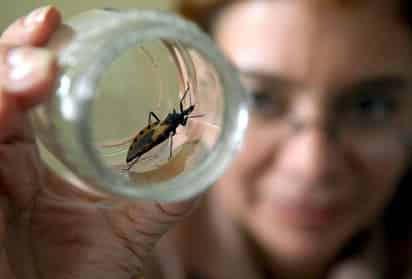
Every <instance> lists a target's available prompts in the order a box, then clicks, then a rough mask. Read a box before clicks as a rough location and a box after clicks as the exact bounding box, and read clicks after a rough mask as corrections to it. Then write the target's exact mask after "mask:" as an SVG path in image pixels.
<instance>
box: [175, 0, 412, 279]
mask: <svg viewBox="0 0 412 279" xmlns="http://www.w3.org/2000/svg"><path fill="white" fill-rule="evenodd" d="M239 1H247V0H178V1H177V2H176V10H177V12H178V13H180V14H181V15H183V16H184V17H186V18H187V19H189V20H191V21H193V22H196V23H197V24H198V25H199V26H200V27H201V28H202V29H203V30H204V31H206V32H209V33H210V31H211V27H212V25H211V24H212V22H213V19H214V18H215V16H216V15H217V14H218V13H219V12H220V11H222V9H223V8H224V7H225V6H227V5H229V4H231V3H234V2H239ZM330 1H339V2H342V4H343V3H344V2H343V1H345V2H346V3H347V0H330ZM398 7H399V18H400V20H402V21H403V22H405V24H406V25H407V26H408V27H409V29H410V31H411V36H412V1H410V0H399V6H398ZM411 109H412V108H411ZM411 147H412V146H411ZM411 153H412V148H411ZM411 159H412V158H411ZM411 212H412V161H411V163H410V168H409V170H408V171H407V172H406V175H405V176H404V177H403V178H402V179H401V181H400V183H399V187H398V189H397V192H396V193H395V196H394V198H393V199H392V201H391V202H390V203H389V204H388V206H387V208H386V209H385V210H384V215H383V221H384V227H385V236H386V238H387V240H388V241H387V243H390V247H388V248H389V249H388V250H387V252H388V255H387V256H388V260H389V271H388V272H389V273H390V275H388V276H385V277H384V278H401V276H402V275H403V273H404V272H406V270H407V269H408V264H410V262H412V261H410V259H412V254H411V253H412V251H411V250H412V241H411V240H412V218H410V217H409V216H408V215H409V214H410V213H411ZM408 260H409V261H410V262H408Z"/></svg>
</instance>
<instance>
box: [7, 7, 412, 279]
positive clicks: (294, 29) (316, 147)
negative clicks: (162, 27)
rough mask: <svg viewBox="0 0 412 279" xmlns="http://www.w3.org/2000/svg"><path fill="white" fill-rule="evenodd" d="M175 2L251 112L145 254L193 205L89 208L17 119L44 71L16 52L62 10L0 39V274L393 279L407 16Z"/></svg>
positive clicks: (47, 29)
mask: <svg viewBox="0 0 412 279" xmlns="http://www.w3.org/2000/svg"><path fill="white" fill-rule="evenodd" d="M405 3H406V1H405ZM223 4H224V5H223ZM181 7H182V11H183V12H184V13H185V14H186V15H187V16H190V15H191V16H195V17H192V19H193V20H198V21H199V23H200V24H201V25H202V26H203V27H204V28H206V30H208V31H209V32H210V34H211V35H212V36H213V37H214V38H215V40H216V42H217V44H218V45H219V46H220V47H221V49H222V50H223V52H224V53H225V54H226V55H227V57H228V58H229V59H230V61H231V62H232V63H233V64H234V65H235V66H236V67H237V68H238V69H239V70H240V72H241V73H242V78H243V80H244V83H245V86H246V87H247V88H248V89H249V90H250V92H252V93H253V94H254V95H253V96H254V99H255V101H256V102H255V110H254V112H253V115H252V116H251V118H252V119H251V124H250V127H249V132H248V136H247V140H246V143H245V145H244V147H243V149H242V152H241V154H240V155H239V156H238V158H237V159H236V161H235V163H234V164H233V166H232V168H231V169H230V170H228V172H227V173H226V174H225V175H224V176H223V177H222V179H221V180H220V181H219V182H218V183H217V185H216V186H215V187H213V188H212V189H211V190H210V191H209V192H208V193H207V194H206V196H205V197H204V198H203V202H202V203H201V204H200V205H199V207H198V209H197V210H196V211H194V212H193V214H192V215H191V216H190V217H188V218H186V219H185V221H183V222H181V223H180V224H179V225H178V226H176V227H175V229H173V230H171V231H170V232H169V233H168V234H166V236H165V237H164V238H163V239H162V240H161V241H160V242H159V243H158V244H159V245H158V246H157V248H156V250H155V253H154V255H155V257H152V258H149V255H150V254H151V251H152V248H153V246H154V244H155V243H156V242H157V241H158V239H159V238H160V237H161V236H162V235H164V234H165V232H166V231H167V230H169V229H170V228H171V226H172V225H173V224H175V223H177V222H179V221H180V220H181V219H182V218H183V217H185V216H186V215H187V214H188V212H190V211H191V209H192V208H193V205H194V202H187V203H180V204H150V203H142V202H138V203H131V202H124V203H122V204H119V205H118V206H117V207H115V208H104V207H99V206H98V203H99V201H100V200H101V199H102V198H100V197H95V196H93V195H91V194H86V193H79V192H77V191H75V190H74V187H67V185H65V184H64V182H62V181H60V180H58V178H56V177H54V176H53V174H51V173H49V172H48V171H47V169H45V168H44V166H43V165H42V164H41V162H40V161H39V159H38V157H37V156H36V152H35V148H34V144H33V140H32V137H31V136H30V135H31V133H30V131H29V129H28V128H27V125H26V124H27V123H26V122H25V113H26V111H27V110H28V109H30V108H31V107H32V106H34V105H35V104H36V103H39V102H41V101H42V99H43V98H44V97H45V96H47V93H48V92H50V89H51V85H52V83H53V80H54V77H55V74H56V66H55V60H54V58H53V57H52V56H51V55H50V54H49V53H48V52H47V51H45V50H42V49H38V48H33V47H30V46H29V45H32V46H33V45H34V46H41V45H43V44H44V43H45V42H46V41H47V40H48V38H50V36H51V35H52V34H53V32H54V30H55V29H56V27H57V26H58V25H59V23H60V15H59V13H58V11H57V10H56V9H54V8H51V7H45V8H42V9H39V10H37V11H35V12H33V13H31V14H30V15H29V16H27V17H23V18H22V19H19V20H17V21H16V22H15V23H14V24H12V25H11V26H10V27H9V28H8V29H7V30H6V31H5V32H4V33H3V35H2V37H1V45H0V57H1V58H0V84H1V87H0V91H1V94H0V98H1V99H0V104H1V106H0V124H2V125H3V126H1V127H2V128H1V129H0V131H1V132H0V135H1V137H0V140H1V142H2V144H1V149H0V151H1V152H0V154H1V156H2V160H0V162H1V163H0V170H1V172H0V174H1V175H0V178H1V183H0V185H1V186H0V190H1V191H0V198H1V199H0V206H1V207H0V213H1V216H2V218H1V219H0V244H1V245H0V247H1V250H0V251H1V254H0V255H1V256H0V272H1V273H0V277H1V278H36V279H38V278H73V279H74V278H76V279H78V278H113V279H115V278H116V279H122V278H125V279H130V278H134V276H138V275H141V274H142V272H141V271H142V269H144V270H145V272H144V275H145V278H146V279H149V278H156V279H157V278H203V279H209V278H216V279H220V278H237V279H242V278H248V279H250V278H382V277H384V278H406V276H407V274H408V272H410V271H409V270H408V268H409V266H411V261H410V259H411V258H410V255H409V251H411V249H410V248H411V243H410V241H409V239H410V233H409V232H410V222H409V220H407V219H408V218H407V216H405V217H403V216H404V215H403V214H405V215H406V214H407V213H408V212H410V211H409V209H410V208H409V207H408V199H409V197H410V190H409V189H408V188H409V187H408V186H409V185H408V174H409V170H408V169H409V166H410V163H409V160H410V150H409V146H410V138H411V135H412V131H411V128H410V127H409V126H408V123H407V122H408V119H410V117H411V113H412V112H411V109H410V108H411V107H410V105H411V101H412V98H411V96H410V94H408V93H409V90H410V86H411V81H412V77H411V76H410V73H412V71H411V69H410V67H411V66H410V65H412V63H411V62H412V53H411V52H410V51H409V49H411V46H412V40H411V38H412V37H411V34H410V31H411V29H410V28H411V26H410V25H409V22H410V17H409V13H411V12H412V9H411V8H409V7H408V5H407V4H404V3H403V2H401V1H391V0H378V1H352V2H347V1H345V2H343V1H338V0H328V1H326V0H313V1H312V0H310V1H309V0H302V1H261V0H250V1H213V3H212V5H211V6H209V5H208V2H207V1H199V4H197V3H196V2H194V1H187V2H181ZM199 11H200V12H199ZM189 12H190V13H189ZM22 45H23V47H22ZM15 170H18V171H19V173H21V175H19V176H15V175H13V171H15ZM28 182H29V183H28ZM73 201H76V202H73ZM394 255H396V257H395V256H394ZM137 278H138V277H137Z"/></svg>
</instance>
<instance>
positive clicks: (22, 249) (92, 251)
mask: <svg viewBox="0 0 412 279" xmlns="http://www.w3.org/2000/svg"><path fill="white" fill-rule="evenodd" d="M60 22H61V16H60V13H59V12H58V11H57V10H56V9H55V8H53V7H44V8H40V9H37V10H35V11H34V12H32V13H31V14H30V15H28V16H26V17H23V18H20V19H18V20H17V21H16V22H15V23H13V24H12V25H10V26H9V27H8V28H7V30H5V32H4V33H3V35H2V37H1V38H0V278H19V279H20V278H24V279H59V278H65V279H71V278H72V279H82V278H87V279H93V278H98V279H105V278H110V279H111V278H113V279H123V278H124V279H131V278H135V277H136V278H139V275H141V270H142V265H143V262H144V260H145V258H146V257H147V256H148V254H149V253H150V252H151V250H152V248H153V246H154V245H155V243H156V242H157V240H158V239H159V238H160V237H161V236H162V235H163V234H164V233H165V232H166V231H167V230H168V229H169V228H170V227H171V226H172V225H173V224H175V223H176V222H178V221H179V220H180V219H182V218H183V217H184V216H186V215H187V214H188V213H189V211H190V210H191V209H192V208H193V206H194V204H195V202H194V201H188V202H182V203H178V204H159V203H148V202H125V201H124V202H117V203H115V206H113V205H110V206H104V204H108V202H109V201H107V200H104V199H103V198H102V197H98V196H94V195H92V194H90V193H85V192H80V191H79V190H76V188H75V187H73V186H72V185H70V184H68V182H66V181H63V180H62V179H60V178H59V177H57V176H55V175H54V174H53V173H51V172H50V171H49V170H48V169H47V168H46V167H45V165H44V164H43V163H42V161H41V160H40V158H39V154H38V151H37V149H36V145H35V142H34V137H33V133H32V131H31V130H30V125H29V122H28V119H27V113H28V111H29V110H30V109H31V108H33V107H34V106H35V105H36V104H39V103H41V102H42V101H43V100H44V99H45V98H47V97H48V95H49V94H51V89H52V87H53V83H54V80H55V77H56V74H57V70H58V67H57V64H56V59H55V57H54V56H53V55H52V54H51V53H50V52H49V51H47V50H45V49H42V48H41V47H42V46H43V45H44V44H45V43H46V42H47V41H48V40H49V39H50V37H51V36H52V35H53V33H54V32H55V31H56V29H57V28H58V27H59V25H60Z"/></svg>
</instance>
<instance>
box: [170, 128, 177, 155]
mask: <svg viewBox="0 0 412 279" xmlns="http://www.w3.org/2000/svg"><path fill="white" fill-rule="evenodd" d="M175 135H176V131H173V132H171V133H170V136H169V160H170V159H172V152H173V137H174V136H175Z"/></svg>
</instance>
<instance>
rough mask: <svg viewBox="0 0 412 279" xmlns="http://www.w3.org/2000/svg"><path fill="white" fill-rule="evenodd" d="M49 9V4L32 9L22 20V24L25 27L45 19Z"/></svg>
mask: <svg viewBox="0 0 412 279" xmlns="http://www.w3.org/2000/svg"><path fill="white" fill-rule="evenodd" d="M49 10H50V6H46V7H41V8H38V9H35V10H34V11H32V12H31V13H30V14H29V15H28V16H26V18H25V19H24V21H23V24H24V25H25V26H27V27H31V26H34V25H36V24H39V23H41V22H43V21H44V20H45V19H46V15H47V13H48V11H49Z"/></svg>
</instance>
